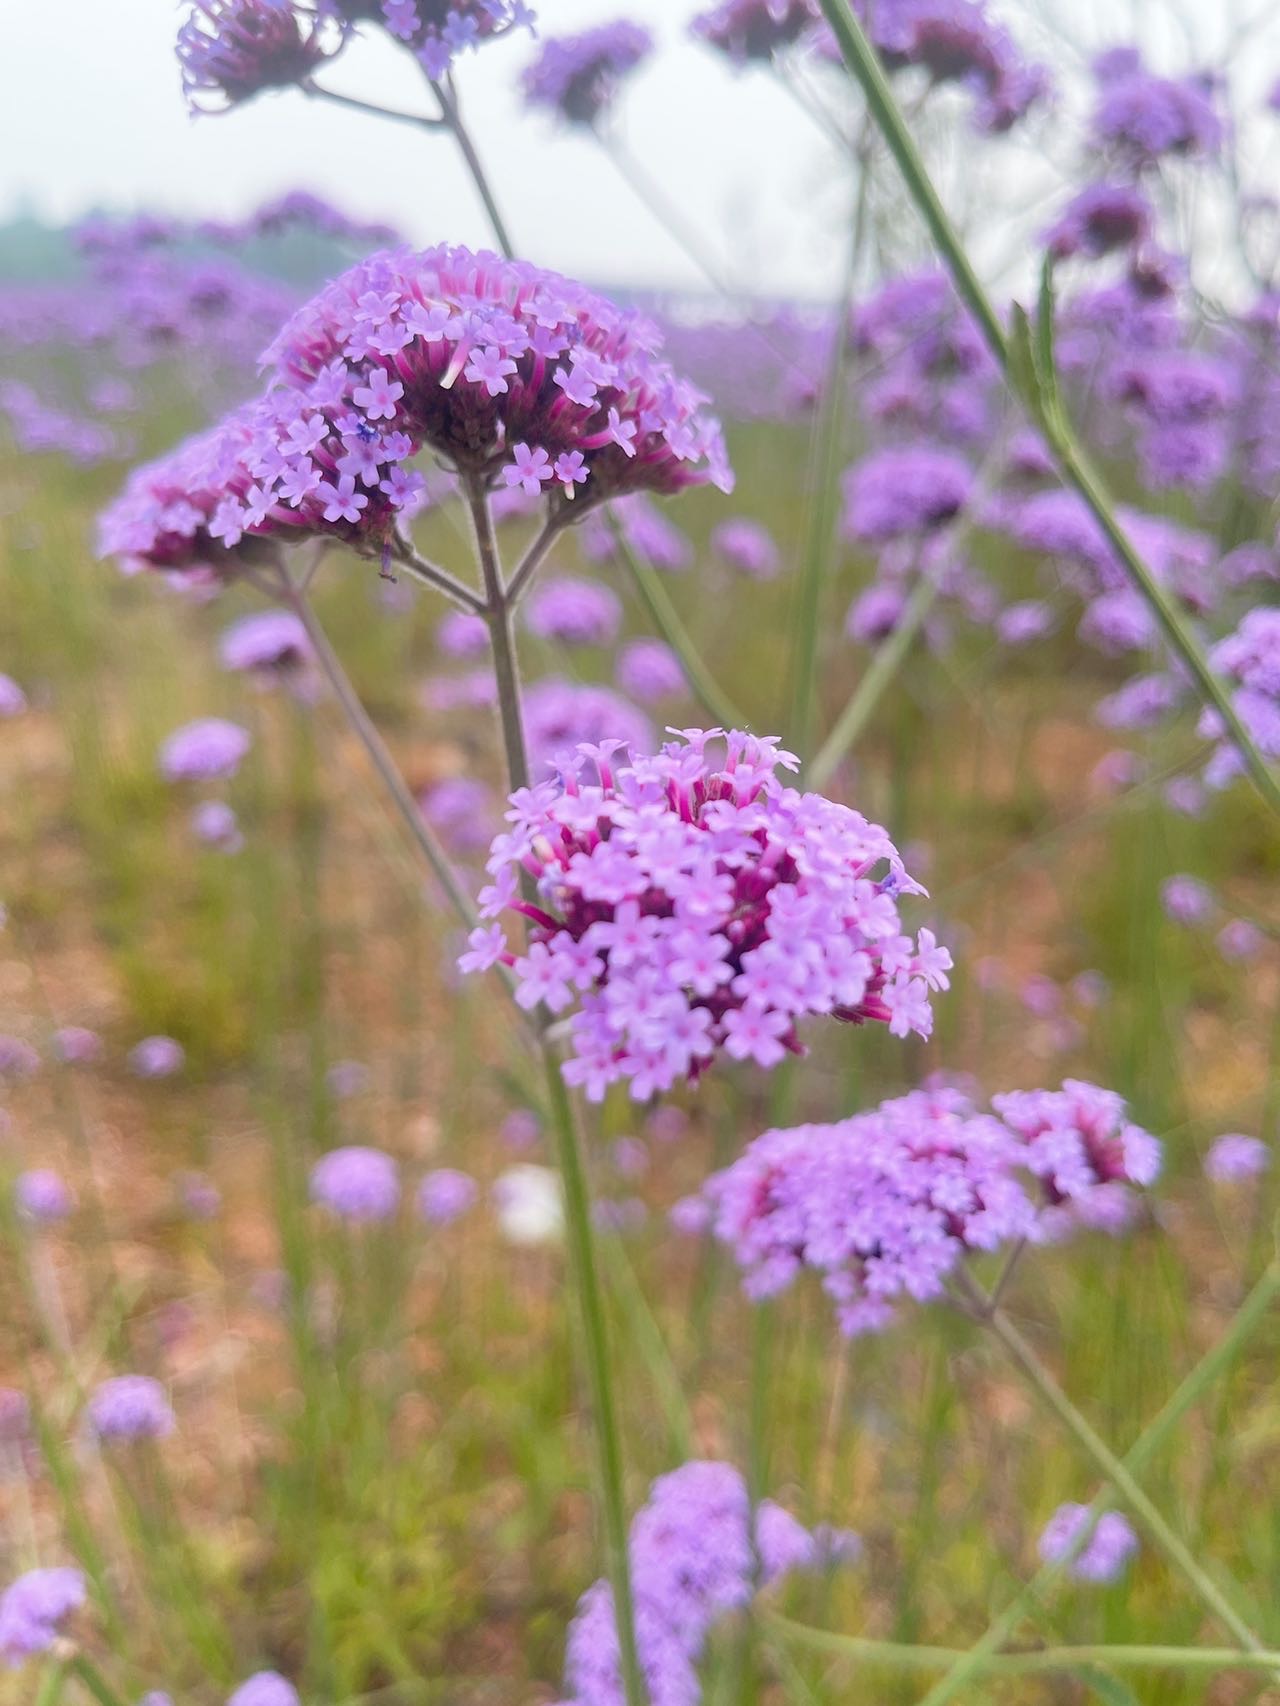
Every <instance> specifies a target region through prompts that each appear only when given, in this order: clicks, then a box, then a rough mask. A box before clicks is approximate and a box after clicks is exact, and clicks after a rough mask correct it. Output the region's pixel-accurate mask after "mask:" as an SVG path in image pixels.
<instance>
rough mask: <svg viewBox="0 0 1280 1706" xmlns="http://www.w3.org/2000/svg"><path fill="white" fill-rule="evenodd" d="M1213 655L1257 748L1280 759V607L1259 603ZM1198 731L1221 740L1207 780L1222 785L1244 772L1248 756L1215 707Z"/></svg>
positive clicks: (1208, 768)
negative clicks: (1230, 735)
mask: <svg viewBox="0 0 1280 1706" xmlns="http://www.w3.org/2000/svg"><path fill="white" fill-rule="evenodd" d="M1209 661H1210V663H1211V664H1212V665H1213V667H1214V669H1215V670H1217V672H1218V674H1219V675H1221V676H1224V677H1225V678H1226V680H1227V681H1229V682H1230V683H1231V684H1232V686H1233V688H1234V691H1233V693H1232V695H1231V703H1232V705H1233V706H1234V708H1235V712H1236V715H1237V716H1238V717H1239V718H1240V721H1241V722H1242V723H1243V724H1244V727H1245V730H1246V732H1247V733H1248V734H1249V736H1250V738H1251V739H1252V740H1253V742H1254V744H1255V746H1257V748H1258V750H1259V751H1260V752H1261V753H1262V754H1263V755H1264V756H1265V757H1266V758H1270V759H1280V609H1276V608H1274V607H1270V606H1266V605H1259V606H1257V607H1256V608H1255V609H1253V610H1250V611H1249V612H1248V614H1247V615H1246V616H1245V617H1244V619H1243V620H1242V621H1241V623H1240V625H1239V627H1238V628H1237V629H1236V630H1235V632H1234V633H1233V634H1229V635H1228V636H1227V638H1226V639H1225V640H1221V641H1219V643H1218V644H1217V645H1216V646H1215V647H1214V648H1213V650H1212V652H1211V653H1210V656H1209ZM1199 732H1200V733H1201V734H1202V735H1204V736H1206V737H1207V738H1209V739H1211V740H1216V741H1217V742H1218V745H1217V747H1216V749H1215V751H1214V753H1213V755H1212V757H1211V758H1210V760H1209V763H1208V765H1207V766H1206V768H1205V773H1204V777H1205V781H1206V782H1207V783H1208V784H1209V785H1210V787H1213V788H1222V787H1225V786H1226V785H1227V783H1229V782H1231V781H1234V779H1235V778H1236V777H1237V776H1239V775H1241V774H1242V773H1243V771H1244V760H1243V758H1242V757H1241V755H1240V752H1239V749H1238V748H1237V747H1236V745H1235V744H1234V742H1233V741H1231V740H1230V739H1229V738H1228V737H1227V734H1226V730H1225V728H1224V727H1223V725H1222V721H1221V719H1220V718H1219V716H1218V714H1217V713H1216V712H1215V711H1204V712H1203V713H1202V714H1201V718H1200V727H1199Z"/></svg>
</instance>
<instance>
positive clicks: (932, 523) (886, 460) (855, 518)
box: [844, 445, 973, 543]
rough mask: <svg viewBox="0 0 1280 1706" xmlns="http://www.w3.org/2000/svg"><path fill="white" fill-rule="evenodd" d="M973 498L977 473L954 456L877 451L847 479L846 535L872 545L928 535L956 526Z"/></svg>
mask: <svg viewBox="0 0 1280 1706" xmlns="http://www.w3.org/2000/svg"><path fill="white" fill-rule="evenodd" d="M972 493H973V470H972V469H971V468H970V467H969V464H968V463H967V462H966V461H965V460H964V458H963V457H962V456H957V455H956V454H955V452H954V451H950V450H941V449H938V448H935V447H933V446H930V445H914V446H911V447H909V448H905V449H892V450H880V451H876V452H874V453H873V454H872V455H870V456H868V457H866V458H865V459H864V460H863V461H861V462H858V463H856V464H855V465H854V466H853V467H852V468H850V469H849V471H848V472H847V474H846V475H845V482H844V496H845V513H844V527H845V532H846V533H847V534H848V536H849V537H850V538H851V539H858V540H865V541H868V542H872V543H883V542H884V541H886V540H889V539H899V538H902V537H903V536H905V535H908V534H919V533H927V532H929V531H930V530H932V529H933V528H936V527H942V526H945V525H946V523H947V522H949V521H952V520H953V519H954V518H955V517H956V516H957V515H958V514H959V513H960V511H961V510H962V509H963V508H964V506H965V504H966V503H968V501H969V498H970V497H971V495H972Z"/></svg>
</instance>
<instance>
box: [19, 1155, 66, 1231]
mask: <svg viewBox="0 0 1280 1706" xmlns="http://www.w3.org/2000/svg"><path fill="white" fill-rule="evenodd" d="M13 1200H14V1204H15V1206H16V1208H17V1210H18V1216H19V1218H20V1219H22V1220H25V1221H27V1222H28V1223H29V1224H30V1225H32V1226H54V1225H56V1224H57V1223H58V1221H60V1220H66V1219H67V1218H68V1217H69V1216H70V1214H71V1213H72V1211H73V1210H74V1208H75V1206H76V1203H75V1198H74V1196H72V1194H71V1191H70V1189H69V1187H68V1186H67V1185H66V1184H65V1183H64V1181H63V1180H62V1178H61V1177H60V1176H59V1175H58V1174H57V1173H55V1172H54V1171H53V1169H52V1168H51V1167H33V1168H31V1169H30V1170H29V1171H28V1172H25V1173H19V1175H18V1177H17V1179H16V1180H15V1181H14V1186H13Z"/></svg>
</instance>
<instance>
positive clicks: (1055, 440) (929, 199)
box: [820, 0, 1280, 813]
mask: <svg viewBox="0 0 1280 1706" xmlns="http://www.w3.org/2000/svg"><path fill="white" fill-rule="evenodd" d="M820 3H821V6H822V10H823V12H824V14H825V16H826V19H827V22H828V23H829V24H830V26H831V28H832V31H833V32H834V34H835V37H836V41H837V43H838V44H839V47H840V51H841V54H842V56H843V58H844V62H845V64H846V66H847V67H848V69H849V71H850V72H851V73H852V74H853V76H854V77H855V78H856V79H857V81H858V83H859V84H860V86H861V88H862V92H863V94H864V96H865V97H866V101H867V106H868V108H869V110H870V111H871V113H872V115H873V116H874V118H875V121H876V123H877V125H878V126H879V127H880V131H881V134H882V135H883V136H884V139H885V141H886V143H887V144H888V147H889V152H890V153H891V154H892V155H893V158H894V160H895V161H896V163H897V166H898V169H899V171H900V172H901V173H902V177H903V181H904V182H905V184H906V186H907V191H908V193H909V195H910V196H911V199H912V200H913V201H914V202H915V204H916V207H917V209H918V210H919V212H920V214H921V216H922V218H923V219H924V222H925V224H926V225H927V226H928V228H929V233H930V235H931V236H932V238H933V241H934V243H935V245H936V247H937V249H938V253H939V254H940V255H941V257H942V259H943V261H944V262H945V264H946V266H947V269H948V271H949V272H950V274H951V277H952V281H953V282H954V284H955V287H956V291H957V294H958V295H959V296H960V298H961V299H962V301H963V302H964V304H965V306H966V307H967V308H968V309H969V311H970V313H971V314H972V315H973V317H974V319H975V320H976V321H977V323H978V327H979V329H980V330H981V332H982V335H983V337H984V338H985V339H986V342H987V344H988V346H989V347H990V350H991V353H992V355H993V356H994V357H995V359H996V362H997V364H998V365H999V367H1000V370H1001V372H1002V373H1003V374H1004V376H1005V379H1006V380H1007V381H1008V382H1009V385H1010V388H1011V389H1012V390H1013V392H1014V394H1015V395H1016V396H1018V398H1019V400H1020V401H1021V402H1023V403H1024V404H1025V403H1027V402H1028V401H1031V402H1032V403H1033V412H1034V413H1035V415H1036V424H1037V426H1039V428H1040V429H1041V431H1042V432H1043V434H1044V437H1045V440H1046V442H1047V443H1048V445H1049V449H1050V451H1051V452H1052V454H1053V458H1054V461H1055V463H1056V465H1057V469H1058V473H1059V474H1060V476H1061V477H1062V479H1063V481H1064V482H1065V483H1066V484H1067V485H1068V486H1070V487H1071V488H1072V489H1073V490H1074V491H1075V492H1077V493H1078V495H1079V496H1080V497H1081V498H1083V500H1084V502H1085V504H1086V506H1087V507H1088V509H1089V511H1090V513H1091V514H1092V515H1093V517H1094V519H1095V521H1097V523H1098V525H1099V526H1100V527H1101V529H1102V531H1103V533H1104V534H1105V536H1106V538H1107V541H1108V543H1109V544H1110V545H1111V547H1112V549H1113V550H1114V551H1115V553H1116V555H1117V556H1118V557H1119V559H1120V561H1121V563H1122V565H1123V566H1124V569H1125V572H1126V573H1127V574H1128V576H1129V578H1130V579H1131V580H1132V581H1133V583H1134V585H1135V586H1136V587H1137V589H1138V591H1139V592H1140V593H1141V594H1142V597H1143V598H1144V600H1145V601H1146V603H1147V604H1148V606H1149V607H1150V609H1151V611H1152V613H1153V614H1154V616H1155V618H1156V621H1157V623H1158V624H1159V627H1160V629H1161V631H1162V633H1163V634H1164V637H1165V639H1166V640H1167V642H1168V643H1169V646H1170V647H1171V649H1172V650H1173V652H1174V653H1175V654H1176V655H1177V656H1178V657H1179V658H1180V659H1181V660H1182V662H1183V663H1184V664H1185V665H1186V667H1187V669H1188V670H1189V672H1190V674H1191V676H1192V678H1193V679H1194V681H1195V683H1196V685H1197V687H1198V689H1199V691H1200V694H1201V697H1202V698H1203V699H1204V701H1205V703H1206V704H1208V705H1210V706H1212V707H1213V709H1214V710H1215V711H1216V713H1217V714H1218V716H1219V717H1220V718H1221V720H1222V722H1223V725H1224V727H1225V728H1226V730H1227V732H1228V733H1229V735H1230V737H1231V739H1232V741H1233V742H1234V744H1235V745H1236V747H1237V748H1238V749H1239V751H1240V753H1241V756H1242V757H1243V758H1244V761H1245V763H1246V764H1247V766H1248V768H1249V771H1250V774H1251V775H1252V777H1253V780H1254V783H1255V785H1256V786H1257V789H1258V792H1259V793H1260V794H1261V795H1262V797H1263V799H1264V800H1265V801H1266V802H1267V804H1268V805H1269V806H1270V807H1271V809H1272V810H1273V811H1274V812H1276V813H1280V781H1278V780H1277V778H1276V777H1275V776H1274V775H1273V773H1272V772H1271V770H1270V769H1269V767H1268V765H1267V762H1266V760H1265V759H1264V758H1263V756H1262V754H1261V753H1260V752H1259V751H1258V748H1257V747H1256V745H1255V744H1254V742H1253V740H1252V739H1251V738H1250V736H1249V734H1248V731H1247V730H1246V729H1245V727H1244V725H1243V724H1242V723H1241V721H1240V718H1239V716H1238V715H1237V714H1236V710H1235V706H1234V704H1233V703H1232V699H1231V694H1230V691H1229V690H1228V688H1227V687H1226V686H1225V685H1224V684H1223V683H1222V682H1221V681H1220V680H1219V679H1218V677H1217V676H1216V675H1214V673H1213V671H1212V670H1211V669H1210V667H1209V663H1208V660H1207V658H1206V657H1205V655H1204V652H1203V651H1202V650H1201V647H1200V645H1199V643H1198V641H1197V640H1196V638H1195V636H1194V634H1193V633H1192V632H1191V629H1190V628H1189V627H1188V625H1187V624H1186V622H1185V621H1184V619H1183V617H1182V615H1181V613H1180V612H1179V610H1178V608H1177V606H1176V604H1175V603H1174V601H1173V599H1172V598H1171V597H1170V596H1169V594H1168V593H1167V592H1166V591H1165V589H1164V588H1163V587H1162V586H1161V585H1160V584H1159V583H1158V582H1157V581H1156V580H1155V578H1154V577H1153V575H1152V574H1151V571H1150V570H1149V569H1148V568H1147V565H1146V564H1145V563H1144V562H1143V560H1142V558H1141V556H1140V555H1139V553H1138V551H1137V550H1136V549H1135V547H1134V545H1133V543H1132V541H1131V540H1130V539H1129V537H1128V535H1127V534H1126V532H1125V530H1124V529H1123V527H1121V525H1120V523H1119V521H1118V520H1117V519H1116V514H1115V506H1114V504H1113V502H1112V499H1111V496H1110V494H1109V493H1108V492H1107V490H1106V488H1105V486H1104V485H1103V482H1102V480H1101V478H1100V477H1099V475H1098V474H1097V472H1096V471H1095V470H1094V469H1093V468H1092V467H1091V466H1090V464H1089V461H1088V458H1087V457H1086V455H1085V452H1084V450H1083V448H1082V446H1081V445H1080V443H1079V440H1078V439H1077V437H1076V434H1075V432H1074V430H1073V428H1072V427H1071V424H1070V422H1069V421H1068V420H1067V417H1066V414H1065V412H1064V411H1063V409H1062V408H1061V406H1060V405H1059V404H1058V401H1057V399H1056V397H1055V398H1054V399H1053V403H1054V406H1052V407H1047V408H1045V407H1039V406H1034V405H1036V404H1043V403H1044V402H1045V401H1046V399H1044V398H1043V397H1041V398H1038V399H1034V398H1033V399H1029V398H1028V397H1026V396H1025V395H1023V392H1022V387H1021V386H1020V385H1019V384H1018V383H1016V382H1015V373H1014V362H1013V351H1012V346H1011V344H1010V341H1009V338H1008V336H1007V335H1006V333H1005V330H1004V327H1003V326H1002V325H1001V323H1000V319H999V316H998V315H997V313H996V310H995V307H994V306H993V304H992V302H991V299H990V298H989V297H988V295H987V293H986V291H985V289H984V288H983V286H982V283H981V281H980V279H979V278H978V275H977V273H976V272H975V270H974V268H973V264H972V262H971V261H970V260H969V257H968V255H967V254H966V253H965V249H964V245H963V243H962V242H961V241H960V236H959V233H958V232H957V231H956V229H955V227H954V225H953V224H952V223H951V219H950V217H949V215H948V213H947V211H946V209H945V208H944V207H943V205H942V202H941V200H940V198H939V196H938V192H937V190H936V189H935V188H934V185H933V181H932V179H931V178H930V176H929V172H928V169H927V167H926V166H925V163H924V160H923V159H922V157H921V155H920V151H919V149H918V148H917V147H916V144H915V140H914V138H913V137H912V135H911V132H910V130H909V128H908V126H907V123H906V120H905V119H904V118H903V116H902V112H901V109H900V108H899V106H898V103H897V100H896V99H895V97H894V94H893V90H892V89H891V88H890V86H889V81H888V78H887V77H886V76H885V74H884V70H883V68H882V66H881V64H880V60H879V58H878V56H877V54H876V52H875V49H874V48H873V47H872V46H871V43H870V42H869V41H868V39H867V36H866V33H865V31H864V30H863V28H862V26H861V24H860V23H859V22H858V20H857V18H856V17H855V16H854V13H853V9H852V7H851V5H850V3H849V0H820ZM1046 294H1047V293H1046ZM1041 331H1042V333H1043V334H1044V335H1046V336H1047V334H1048V331H1049V328H1048V327H1047V326H1045V327H1042V328H1041ZM1042 378H1043V379H1044V380H1045V381H1046V382H1047V383H1049V384H1051V385H1052V381H1053V375H1052V374H1046V375H1042ZM1055 389H1056V387H1055Z"/></svg>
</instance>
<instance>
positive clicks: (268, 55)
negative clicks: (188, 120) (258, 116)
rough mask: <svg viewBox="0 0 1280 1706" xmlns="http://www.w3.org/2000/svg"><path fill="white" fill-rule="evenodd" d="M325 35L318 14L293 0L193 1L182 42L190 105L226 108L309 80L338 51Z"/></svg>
mask: <svg viewBox="0 0 1280 1706" xmlns="http://www.w3.org/2000/svg"><path fill="white" fill-rule="evenodd" d="M323 37H324V31H323V28H322V22H321V20H320V19H319V18H318V17H317V15H316V13H315V12H313V11H310V10H308V9H306V8H304V7H303V6H300V5H295V4H294V3H293V0H192V5H191V10H190V12H189V13H188V14H187V17H186V19H185V21H184V22H183V24H182V27H181V28H180V29H179V31H178V45H177V52H178V63H179V64H180V65H181V67H182V88H183V92H184V93H185V95H186V97H187V104H188V105H189V106H190V108H191V110H192V111H193V112H209V111H214V112H217V111H226V110H227V109H228V108H230V107H233V106H237V105H238V104H239V103H240V102H241V101H247V100H249V99H250V98H251V97H252V96H254V95H257V94H261V92H262V91H263V90H264V89H284V88H288V87H289V86H290V85H292V84H298V83H303V82H305V81H306V79H307V78H308V77H310V75H311V73H312V72H313V71H314V70H315V69H316V68H317V66H319V65H320V64H321V63H322V62H323V61H324V60H325V59H327V58H328V57H329V55H330V53H331V52H332V50H333V49H332V45H329V46H326V44H325V41H324V39H323ZM210 98H212V100H213V103H214V104H213V106H212V107H210V106H207V105H205V103H206V102H207V101H209V100H210Z"/></svg>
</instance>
